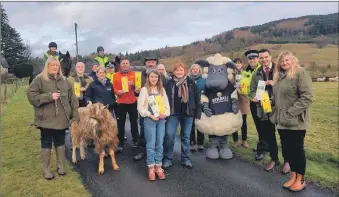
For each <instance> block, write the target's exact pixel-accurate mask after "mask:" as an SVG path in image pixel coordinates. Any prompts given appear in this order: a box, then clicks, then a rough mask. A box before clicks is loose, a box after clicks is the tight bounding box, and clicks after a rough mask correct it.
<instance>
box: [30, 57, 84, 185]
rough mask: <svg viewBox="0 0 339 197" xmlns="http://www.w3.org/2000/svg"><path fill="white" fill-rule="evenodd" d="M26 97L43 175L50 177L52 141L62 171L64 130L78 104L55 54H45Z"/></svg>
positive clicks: (74, 115) (60, 173)
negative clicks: (44, 59)
mask: <svg viewBox="0 0 339 197" xmlns="http://www.w3.org/2000/svg"><path fill="white" fill-rule="evenodd" d="M27 98H28V101H29V102H30V103H31V104H32V105H33V107H34V116H35V118H34V124H35V126H36V127H37V128H39V129H40V134H41V138H40V140H41V153H40V154H41V160H42V169H43V173H44V175H43V177H44V178H45V179H47V180H51V179H54V175H53V174H52V173H51V171H50V162H51V148H52V143H53V144H54V147H55V152H56V157H57V173H58V174H59V175H60V176H63V175H66V171H65V167H64V162H65V130H66V129H67V128H68V126H69V124H70V122H72V121H74V120H76V119H77V117H78V105H79V104H78V100H77V98H76V97H75V95H74V92H73V88H72V85H71V84H70V83H69V82H68V81H67V79H66V78H65V77H64V76H63V75H62V71H61V66H60V62H59V61H58V60H57V59H56V58H55V57H49V58H48V59H47V61H46V63H45V67H44V69H43V71H42V72H41V73H40V74H39V75H38V76H37V77H35V78H34V80H33V81H32V83H31V84H30V86H29V88H28V89H27Z"/></svg>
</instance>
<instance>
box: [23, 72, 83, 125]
mask: <svg viewBox="0 0 339 197" xmlns="http://www.w3.org/2000/svg"><path fill="white" fill-rule="evenodd" d="M56 90H60V94H61V95H60V99H58V100H57V102H56V104H55V101H54V100H53V98H52V92H55V91H56ZM26 94H27V98H28V101H29V102H30V103H31V105H33V108H34V124H35V125H36V127H41V128H48V129H60V130H61V129H66V128H68V127H69V123H70V121H74V120H77V118H78V107H79V103H78V99H77V98H76V97H75V95H74V92H73V87H72V85H71V84H70V83H69V82H68V81H67V80H66V78H65V77H56V79H53V78H52V77H49V80H48V81H47V80H44V79H43V78H42V77H41V74H40V75H38V76H37V77H35V78H34V79H33V81H32V83H31V84H30V86H29V88H28V89H27V92H26ZM57 112H58V113H57ZM69 120H70V121H69Z"/></svg>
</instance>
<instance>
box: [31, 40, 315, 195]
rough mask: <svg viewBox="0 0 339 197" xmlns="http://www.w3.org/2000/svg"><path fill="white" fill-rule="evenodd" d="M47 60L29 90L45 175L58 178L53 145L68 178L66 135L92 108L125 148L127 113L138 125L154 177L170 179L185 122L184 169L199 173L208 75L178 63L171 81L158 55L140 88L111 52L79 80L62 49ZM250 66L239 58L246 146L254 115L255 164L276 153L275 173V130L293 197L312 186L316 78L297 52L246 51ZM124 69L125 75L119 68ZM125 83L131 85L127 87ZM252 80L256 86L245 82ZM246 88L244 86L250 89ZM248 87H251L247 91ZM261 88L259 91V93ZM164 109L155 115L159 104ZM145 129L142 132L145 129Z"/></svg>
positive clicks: (135, 131) (141, 151)
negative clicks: (310, 138)
mask: <svg viewBox="0 0 339 197" xmlns="http://www.w3.org/2000/svg"><path fill="white" fill-rule="evenodd" d="M49 47H50V51H49V52H48V53H46V54H45V56H46V58H45V62H46V63H45V67H44V70H43V71H42V72H41V74H39V75H38V76H37V77H35V79H34V80H33V82H32V83H31V84H30V86H29V88H28V90H27V97H28V100H29V101H30V103H31V104H32V105H33V106H34V112H35V125H36V126H37V128H39V129H40V131H41V158H42V164H43V172H44V177H45V178H46V179H48V180H49V179H53V178H54V175H53V174H52V173H51V172H50V159H51V148H52V143H54V147H55V148H56V150H57V151H56V154H57V163H58V165H57V168H58V169H57V172H58V174H59V175H65V174H66V172H65V168H64V166H63V163H64V157H65V155H64V154H65V130H66V129H68V127H69V124H71V123H72V121H76V120H77V119H78V113H77V109H78V107H85V106H87V105H88V104H90V103H98V102H99V103H103V104H104V105H108V106H109V107H108V109H109V111H110V112H111V113H112V116H113V117H115V118H116V119H117V123H118V131H119V133H118V137H119V141H120V142H119V145H118V148H117V150H116V152H117V153H121V152H123V150H124V141H125V122H126V116H127V113H128V115H129V121H130V125H131V134H132V147H135V148H136V147H139V148H138V152H137V154H136V155H135V156H134V160H141V159H142V158H143V157H144V156H145V155H146V156H147V159H146V163H147V166H148V178H149V180H151V181H154V180H155V179H156V178H158V179H165V178H166V175H165V173H164V170H163V169H166V168H170V167H171V166H173V149H174V141H175V136H176V134H177V130H178V126H179V124H180V138H181V164H182V165H183V166H184V167H187V168H192V167H193V164H192V161H191V151H197V150H199V151H203V150H204V146H203V145H204V137H205V136H204V134H202V133H201V132H199V131H197V130H196V128H195V121H196V120H199V119H200V117H201V114H202V112H203V110H202V105H201V100H200V96H201V93H202V92H203V91H204V89H205V79H204V77H203V70H202V67H201V66H200V65H199V64H193V65H192V66H191V67H190V69H189V70H187V68H186V65H184V64H183V63H178V64H175V65H174V67H173V75H172V76H169V75H168V74H167V72H166V68H165V66H164V65H163V64H158V59H157V58H155V57H149V58H145V61H144V64H145V66H146V69H145V70H144V71H143V72H141V84H139V85H138V84H136V83H137V80H136V73H135V71H133V70H131V66H130V62H129V60H128V59H127V58H122V59H121V61H120V65H115V64H116V63H114V62H111V61H109V59H108V58H107V56H105V55H104V49H103V48H102V47H98V50H97V52H98V55H97V57H96V58H95V60H96V61H95V62H94V63H93V65H92V73H91V74H89V75H88V76H87V75H86V74H85V64H84V63H83V62H78V63H77V64H76V65H75V71H76V72H75V74H74V75H72V76H70V77H68V78H67V79H66V78H65V77H63V75H62V71H61V66H60V62H59V61H58V57H57V53H56V44H55V43H51V44H50V45H49ZM245 56H246V57H247V61H248V66H245V65H244V64H243V62H242V60H241V59H240V58H236V59H234V60H233V62H234V63H235V64H236V69H234V72H233V75H235V76H237V79H239V80H240V84H242V85H239V84H234V86H235V87H236V88H237V90H238V98H239V106H240V111H241V113H242V117H243V125H242V127H241V139H242V143H241V144H242V146H243V147H244V148H248V143H247V114H248V113H249V112H251V115H252V118H253V120H254V123H255V126H256V130H257V133H258V138H259V140H258V143H257V147H256V149H255V151H256V155H255V159H256V160H262V159H263V158H264V157H265V154H266V153H269V155H270V158H271V162H269V164H268V165H267V166H266V167H265V170H266V171H271V170H272V169H273V168H274V167H275V166H278V165H280V162H279V159H278V146H277V140H276V134H275V133H276V132H275V131H276V129H277V130H278V133H279V135H280V139H281V146H282V154H283V158H284V164H283V167H282V172H283V173H284V174H286V173H289V172H291V177H290V179H289V180H288V181H287V182H286V183H284V185H283V187H284V188H288V189H290V190H291V191H301V190H303V189H304V188H305V186H306V183H305V181H304V175H305V169H306V157H305V152H304V137H305V134H306V129H307V121H308V119H309V114H310V112H309V108H310V106H311V103H312V83H311V77H310V76H309V75H308V74H307V72H306V71H305V70H304V69H303V68H301V67H300V66H299V63H298V59H297V58H296V57H295V56H294V55H293V54H292V53H290V52H283V53H281V54H280V55H279V57H278V58H277V61H276V63H273V62H272V56H271V53H270V51H269V50H267V49H262V50H260V51H257V50H249V51H247V52H246V53H245ZM117 66H118V68H119V69H118V70H115V68H116V67H117ZM123 80H127V86H126V83H124V82H123ZM241 80H246V81H248V82H249V83H241ZM75 82H77V83H79V84H80V94H77V96H76V95H75V93H74V83H75ZM262 82H264V84H265V91H267V92H268V95H269V98H270V102H271V105H272V112H270V113H265V112H264V110H263V107H262V102H260V99H259V98H258V95H257V89H258V86H260V84H261V83H262ZM244 84H245V85H244ZM245 86H246V87H245ZM259 88H260V87H259ZM155 102H160V103H162V105H161V106H162V107H161V108H157V110H155V108H154V103H155ZM138 121H139V125H140V131H139V127H138ZM233 141H234V146H235V147H238V145H239V142H238V141H239V140H238V132H237V131H235V132H234V133H233Z"/></svg>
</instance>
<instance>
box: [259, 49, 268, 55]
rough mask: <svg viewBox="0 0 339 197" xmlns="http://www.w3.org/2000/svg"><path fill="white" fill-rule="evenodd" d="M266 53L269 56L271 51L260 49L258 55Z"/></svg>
mask: <svg viewBox="0 0 339 197" xmlns="http://www.w3.org/2000/svg"><path fill="white" fill-rule="evenodd" d="M266 52H267V53H268V54H270V55H271V51H270V50H268V49H261V50H260V51H259V52H258V53H259V54H260V53H266Z"/></svg>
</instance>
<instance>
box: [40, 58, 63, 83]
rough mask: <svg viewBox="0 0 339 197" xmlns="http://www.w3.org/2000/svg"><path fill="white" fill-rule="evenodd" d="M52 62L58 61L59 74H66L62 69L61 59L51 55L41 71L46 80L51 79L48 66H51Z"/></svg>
mask: <svg viewBox="0 0 339 197" xmlns="http://www.w3.org/2000/svg"><path fill="white" fill-rule="evenodd" d="M52 63H56V64H57V65H58V66H59V71H58V73H57V75H59V76H61V77H63V76H64V75H63V74H62V70H61V65H60V62H59V60H57V59H56V58H55V57H49V58H48V59H47V61H46V63H45V66H44V69H43V70H42V72H41V73H40V75H41V77H42V78H43V79H44V80H46V81H49V77H48V74H49V73H48V66H50V64H52Z"/></svg>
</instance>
